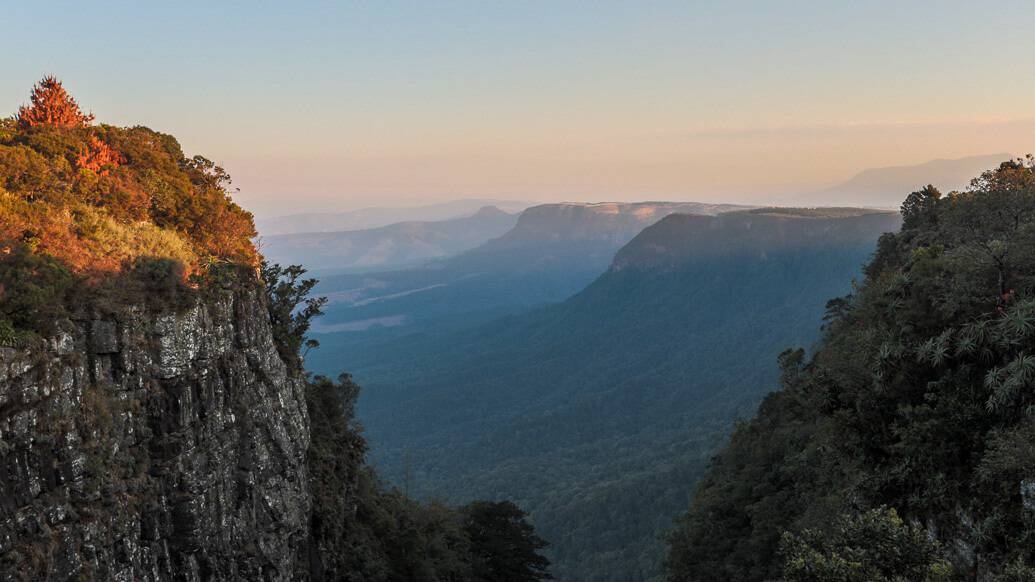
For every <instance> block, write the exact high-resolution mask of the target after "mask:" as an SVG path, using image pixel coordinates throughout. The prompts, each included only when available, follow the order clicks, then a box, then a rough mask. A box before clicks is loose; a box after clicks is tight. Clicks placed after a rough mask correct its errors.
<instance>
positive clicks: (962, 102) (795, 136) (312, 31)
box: [0, 1, 1035, 214]
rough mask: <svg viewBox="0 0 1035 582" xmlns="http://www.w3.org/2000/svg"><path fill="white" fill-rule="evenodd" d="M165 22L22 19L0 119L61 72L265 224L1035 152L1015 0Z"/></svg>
mask: <svg viewBox="0 0 1035 582" xmlns="http://www.w3.org/2000/svg"><path fill="white" fill-rule="evenodd" d="M151 4H152V3H146V4H145V3H141V2H85V1H78V2H15V3H11V4H10V5H8V6H5V7H4V14H5V18H4V20H5V24H6V26H5V27H4V29H5V31H4V34H3V35H2V36H0V43H2V45H3V46H2V48H3V53H2V54H3V55H4V57H3V62H2V65H3V70H4V72H5V73H4V76H3V79H2V80H0V112H12V113H13V112H14V110H15V109H16V108H17V106H18V105H19V104H20V103H22V102H24V101H25V100H26V98H27V95H28V90H29V87H30V86H31V85H32V83H33V82H34V81H35V80H37V79H38V78H39V77H40V76H42V75H43V74H45V73H53V74H56V75H58V76H59V77H61V78H62V79H63V80H64V81H65V83H66V85H67V86H68V88H69V89H70V90H71V91H72V92H73V93H74V94H75V95H76V96H77V98H78V99H79V101H80V102H81V103H82V104H83V106H84V107H86V108H88V109H91V110H92V111H94V112H95V113H96V114H97V117H98V119H99V120H101V121H105V122H109V123H115V124H120V125H132V124H138V123H139V124H144V125H148V126H150V127H153V128H155V129H158V130H161V131H166V132H169V133H172V134H174V135H176V136H177V137H179V138H180V140H181V142H182V143H183V144H184V146H185V148H186V149H187V150H188V151H190V152H191V153H202V154H204V155H207V156H209V157H211V158H213V159H216V160H221V161H223V162H224V163H225V164H226V165H227V167H228V170H229V171H230V172H231V174H232V175H234V176H235V178H236V180H237V182H238V185H239V186H241V188H242V194H241V199H242V202H244V203H245V204H246V205H247V206H250V207H252V208H253V209H255V210H256V211H257V213H259V214H275V213H279V212H282V211H286V210H294V209H304V210H311V209H318V208H334V209H339V208H349V207H354V206H362V205H369V204H372V203H377V202H379V201H380V202H384V203H411V202H415V201H429V202H430V201H436V200H442V199H448V198H454V197H460V196H479V197H493V196H496V197H507V198H526V199H533V200H548V199H586V200H594V199H637V198H640V199H642V198H682V199H688V198H698V199H712V200H714V199H721V198H727V199H740V200H749V199H750V200H762V199H765V198H766V197H767V196H769V195H770V194H771V193H777V192H784V193H785V192H787V191H795V190H798V189H806V188H810V187H815V186H818V185H822V184H825V183H829V182H832V181H837V180H839V179H841V178H843V177H847V175H850V174H851V173H853V172H854V171H855V170H858V169H861V168H863V167H868V166H880V165H891V164H898V163H902V164H905V163H917V162H921V161H925V160H927V159H931V158H936V157H959V156H963V155H970V154H983V153H992V152H1000V151H1011V152H1014V153H1024V152H1025V151H1029V150H1031V149H1035V148H1033V147H1032V145H1033V144H1031V141H1029V138H1028V136H1029V135H1035V134H1033V132H1032V130H1033V129H1035V123H1033V122H1032V121H1031V118H1032V117H1035V116H1032V115H1031V114H1030V113H1029V107H1030V104H1031V103H1032V101H1033V98H1035V70H1033V69H1032V65H1031V62H1032V58H1033V57H1035V35H1033V34H1032V32H1031V31H1033V30H1035V11H1033V10H1032V9H1031V7H1030V6H1029V5H1027V4H1025V3H1021V2H1017V3H1011V2H997V3H994V4H991V3H990V4H989V5H988V6H987V7H983V6H980V5H979V4H980V3H975V2H923V3H921V2H917V3H903V2H853V3H843V5H842V6H834V5H833V4H834V3H831V2H599V1H598V2H535V1H530V2H509V3H503V2H430V1H429V2H368V3H367V2H292V3H274V2H182V1H181V2H175V3H160V4H159V3H153V5H151ZM745 160H749V163H745Z"/></svg>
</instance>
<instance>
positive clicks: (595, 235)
mask: <svg viewBox="0 0 1035 582" xmlns="http://www.w3.org/2000/svg"><path fill="white" fill-rule="evenodd" d="M743 208H745V207H743V206H735V205H732V204H706V203H700V202H597V203H579V202H565V203H558V204H541V205H539V206H533V207H531V208H528V209H526V210H525V211H524V212H522V213H521V216H520V217H518V222H517V225H515V227H514V229H513V230H512V231H510V232H509V233H507V234H506V235H504V236H503V237H501V238H500V239H499V240H498V241H496V244H498V245H500V246H507V245H518V244H527V243H529V242H535V241H539V240H543V239H547V240H612V241H617V242H625V241H627V240H629V239H630V238H632V237H633V236H635V234H636V233H637V232H639V231H640V230H642V229H643V228H644V227H646V226H648V225H650V224H653V223H654V222H657V221H658V220H660V219H661V218H663V217H665V216H667V215H669V214H673V213H677V212H679V213H685V214H707V215H712V214H718V213H721V212H729V211H731V210H740V209H743Z"/></svg>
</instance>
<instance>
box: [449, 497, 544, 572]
mask: <svg viewBox="0 0 1035 582" xmlns="http://www.w3.org/2000/svg"><path fill="white" fill-rule="evenodd" d="M463 514H464V518H463V525H464V530H465V531H466V532H467V535H468V537H469V538H470V540H471V559H472V562H473V564H472V566H473V570H474V579H475V580H478V581H485V582H526V581H534V580H549V579H551V578H552V576H551V575H550V573H549V567H550V561H549V560H547V559H546V558H545V557H544V556H542V555H541V554H540V553H539V551H540V550H542V549H543V548H545V547H546V546H547V543H546V542H545V541H544V540H543V539H542V538H540V537H539V536H537V535H536V533H535V530H534V529H533V528H532V526H531V525H530V524H529V523H528V521H526V519H525V518H526V514H525V512H524V511H521V509H520V508H518V506H516V505H514V504H513V503H511V502H510V501H500V502H492V501H475V502H474V503H471V504H470V505H468V506H466V507H464V508H463Z"/></svg>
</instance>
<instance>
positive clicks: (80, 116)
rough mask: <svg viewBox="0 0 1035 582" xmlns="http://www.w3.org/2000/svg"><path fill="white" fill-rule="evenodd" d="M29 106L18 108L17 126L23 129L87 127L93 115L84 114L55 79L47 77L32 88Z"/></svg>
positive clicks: (91, 121)
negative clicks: (39, 126) (40, 126)
mask: <svg viewBox="0 0 1035 582" xmlns="http://www.w3.org/2000/svg"><path fill="white" fill-rule="evenodd" d="M29 99H30V101H31V102H32V103H31V105H22V106H21V107H20V108H18V124H19V125H21V126H22V127H23V128H24V127H35V126H38V125H53V126H55V127H87V126H89V125H90V124H91V123H93V114H92V113H91V114H85V113H83V111H82V110H81V109H80V108H79V104H78V103H76V101H75V99H73V98H72V96H71V95H69V94H68V91H65V88H64V87H63V86H61V81H58V80H57V78H56V77H53V76H51V75H47V76H46V77H43V80H41V81H40V82H39V83H37V84H35V85H33V86H32V95H31V96H30V97H29Z"/></svg>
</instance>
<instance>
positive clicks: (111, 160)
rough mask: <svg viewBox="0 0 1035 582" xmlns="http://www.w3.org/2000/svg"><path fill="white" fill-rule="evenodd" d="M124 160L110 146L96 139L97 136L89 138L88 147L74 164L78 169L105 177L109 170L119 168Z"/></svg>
mask: <svg viewBox="0 0 1035 582" xmlns="http://www.w3.org/2000/svg"><path fill="white" fill-rule="evenodd" d="M125 161H126V158H125V157H123V155H122V154H120V153H119V152H118V151H116V150H115V149H114V148H112V147H111V146H110V145H108V144H106V143H104V142H103V141H101V140H99V139H97V136H95V135H91V136H90V145H89V146H88V147H87V148H86V149H85V150H84V151H82V152H81V153H80V154H79V157H77V158H76V160H75V164H76V166H78V167H80V168H84V169H87V170H92V171H94V172H97V173H99V174H100V175H102V176H107V175H108V171H109V170H114V169H115V168H117V167H119V166H120V165H121V164H122V163H123V162H125Z"/></svg>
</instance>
